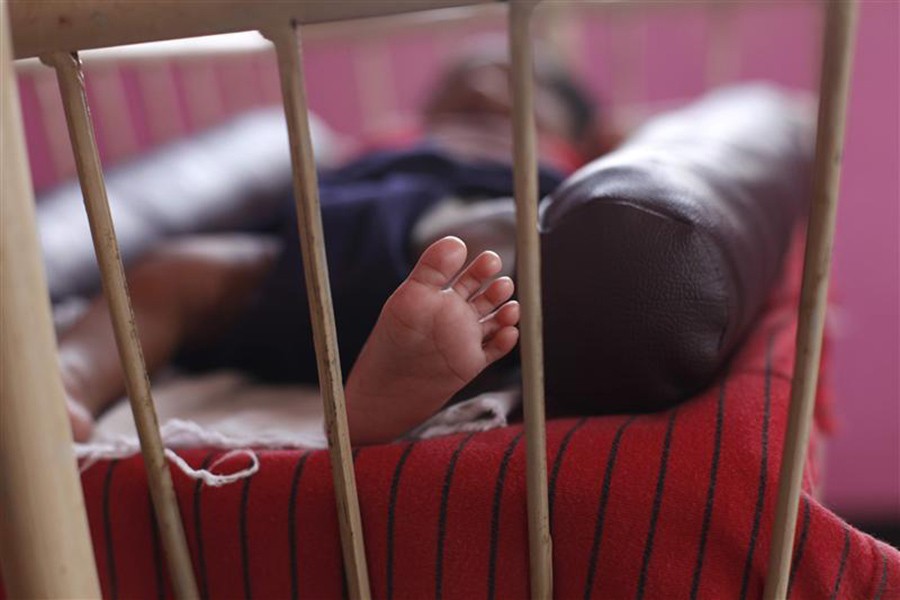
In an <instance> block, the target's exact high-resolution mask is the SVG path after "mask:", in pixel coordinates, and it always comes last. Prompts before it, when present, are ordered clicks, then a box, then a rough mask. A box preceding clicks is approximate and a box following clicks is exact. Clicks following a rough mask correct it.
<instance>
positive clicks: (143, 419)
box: [43, 53, 199, 598]
mask: <svg viewBox="0 0 900 600" xmlns="http://www.w3.org/2000/svg"><path fill="white" fill-rule="evenodd" d="M43 60H44V61H45V62H46V63H47V64H48V65H50V66H52V67H54V68H55V69H56V75H57V80H58V81H59V89H60V93H61V94H62V98H63V107H64V109H65V113H66V122H67V124H68V127H69V138H70V139H71V142H72V149H73V151H74V153H75V165H76V168H77V170H78V178H79V180H80V182H81V191H82V194H83V196H84V205H85V208H86V210H87V215H88V223H89V224H90V228H91V236H92V238H93V240H94V251H95V253H96V255H97V262H98V263H99V265H100V275H101V280H102V282H103V291H104V294H105V295H106V300H107V303H108V305H109V312H110V318H111V320H112V326H113V332H114V334H115V339H116V345H117V347H118V350H119V358H120V360H121V362H122V369H123V371H124V375H125V388H126V390H127V392H128V398H129V401H130V403H131V411H132V414H133V415H134V422H135V426H136V428H137V432H138V438H139V439H140V442H141V453H142V454H143V456H144V465H145V467H146V469H147V480H148V483H149V486H150V495H151V497H152V499H153V508H154V510H155V512H156V520H157V524H158V527H159V533H160V539H161V540H162V545H163V549H164V551H165V555H166V559H167V564H168V567H169V573H170V575H171V579H172V587H173V589H174V591H175V595H176V596H177V597H178V598H197V597H199V596H198V592H197V584H196V582H195V581H194V572H193V566H192V563H191V555H190V552H189V550H188V546H187V539H186V538H185V534H184V529H183V528H182V524H181V515H180V513H179V512H178V503H177V501H176V498H175V491H174V488H173V486H172V475H171V473H170V472H169V463H168V460H167V459H166V457H165V455H164V453H163V444H162V439H161V438H160V434H159V424H158V423H157V419H156V410H155V408H154V406H153V398H152V397H151V394H150V379H149V377H148V376H147V370H146V368H145V366H144V357H143V352H142V351H141V343H140V337H139V336H138V331H137V326H136V325H135V322H134V314H133V313H132V310H131V300H130V298H129V296H128V286H127V283H126V280H125V269H124V267H123V266H122V259H121V257H120V256H119V244H118V241H117V240H116V232H115V228H114V226H113V221H112V215H111V214H110V211H109V202H108V200H107V196H106V185H105V183H104V181H103V171H102V168H101V165H100V156H99V154H98V152H97V143H96V140H95V139H94V131H93V127H92V125H91V118H90V112H89V109H88V104H87V96H86V94H85V89H84V79H83V76H82V72H81V64H80V62H79V60H78V56H77V55H75V54H67V53H56V54H52V55H49V56H47V57H45V58H44V59H43Z"/></svg>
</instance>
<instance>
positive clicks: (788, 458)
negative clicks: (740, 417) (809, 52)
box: [765, 0, 856, 600]
mask: <svg viewBox="0 0 900 600" xmlns="http://www.w3.org/2000/svg"><path fill="white" fill-rule="evenodd" d="M824 4H825V10H826V26H825V39H824V49H823V59H822V80H821V85H820V88H819V122H818V131H817V140H816V159H815V171H814V178H815V180H814V184H813V198H812V203H811V205H810V211H809V226H808V230H807V240H806V256H805V259H804V260H805V262H804V265H803V287H802V289H801V293H800V323H799V327H798V330H797V355H796V359H795V365H794V379H793V383H792V387H791V405H790V410H789V412H788V423H787V432H786V436H785V443H784V452H783V454H782V459H781V476H780V481H779V485H778V505H777V508H776V514H775V526H774V530H773V535H772V550H771V553H770V555H769V571H768V578H767V580H766V589H765V598H767V599H769V600H771V599H775V598H784V597H785V594H786V593H787V585H788V577H789V572H790V565H791V554H792V549H793V544H794V528H795V526H796V523H797V506H798V503H799V500H800V485H801V480H802V476H803V466H804V464H805V462H806V450H807V446H808V445H809V433H810V428H811V426H812V415H813V407H814V406H815V397H816V385H817V383H818V378H819V360H820V356H821V350H822V333H823V330H824V327H825V309H826V305H827V300H828V276H829V271H830V268H831V248H832V244H833V240H834V227H835V221H836V217H837V200H838V188H839V183H840V175H841V153H842V150H843V144H844V124H845V122H846V111H847V102H848V96H849V89H850V69H851V61H852V57H853V42H854V37H855V29H856V2H855V0H844V1H842V2H826V3H824Z"/></svg>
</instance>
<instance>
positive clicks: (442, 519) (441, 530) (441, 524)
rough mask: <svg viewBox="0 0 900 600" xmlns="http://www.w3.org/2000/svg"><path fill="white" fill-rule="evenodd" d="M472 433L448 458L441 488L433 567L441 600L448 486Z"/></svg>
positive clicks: (435, 585)
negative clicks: (448, 462) (435, 557)
mask: <svg viewBox="0 0 900 600" xmlns="http://www.w3.org/2000/svg"><path fill="white" fill-rule="evenodd" d="M473 435H475V434H474V433H470V434H469V435H467V436H466V437H464V438H463V439H462V441H461V442H460V443H459V445H458V446H457V447H456V450H454V451H453V455H452V456H451V457H450V464H448V465H447V472H446V473H445V474H444V485H443V486H442V487H441V508H440V512H439V513H438V540H437V559H436V562H435V565H434V597H435V598H436V600H441V595H442V594H443V590H444V540H445V538H446V537H447V503H448V502H449V501H450V486H452V485H453V473H454V472H455V471H456V461H457V460H459V456H460V455H461V454H462V451H463V448H465V447H466V444H468V443H469V440H471V439H472V436H473Z"/></svg>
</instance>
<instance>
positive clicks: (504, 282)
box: [471, 277, 515, 317]
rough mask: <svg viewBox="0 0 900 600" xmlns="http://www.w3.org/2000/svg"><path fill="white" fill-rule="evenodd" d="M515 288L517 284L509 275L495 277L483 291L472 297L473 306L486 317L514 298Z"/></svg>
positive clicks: (480, 314) (479, 313)
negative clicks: (514, 283)
mask: <svg viewBox="0 0 900 600" xmlns="http://www.w3.org/2000/svg"><path fill="white" fill-rule="evenodd" d="M514 290H515V285H513V281H512V279H510V278H509V277H500V278H499V279H495V280H494V281H492V282H491V283H490V285H488V286H487V288H485V290H484V291H483V292H481V293H480V294H478V295H477V296H475V297H474V298H472V300H471V302H472V307H473V308H474V309H475V312H476V313H478V315H479V316H481V317H486V316H487V315H489V314H491V313H492V312H494V311H495V310H497V307H498V306H500V305H501V304H503V303H504V302H506V301H507V300H509V299H510V298H512V295H513V291H514Z"/></svg>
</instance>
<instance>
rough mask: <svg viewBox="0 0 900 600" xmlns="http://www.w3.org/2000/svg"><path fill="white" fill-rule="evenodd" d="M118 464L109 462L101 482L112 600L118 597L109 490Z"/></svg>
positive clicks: (107, 566) (104, 532)
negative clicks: (104, 477)
mask: <svg viewBox="0 0 900 600" xmlns="http://www.w3.org/2000/svg"><path fill="white" fill-rule="evenodd" d="M118 464H119V461H118V459H113V460H111V461H109V469H107V470H106V479H105V480H104V481H103V536H104V538H105V539H106V569H107V573H108V575H109V597H110V598H112V600H116V599H117V598H118V597H119V579H118V577H117V575H116V549H115V547H114V546H113V535H112V519H111V517H110V504H109V501H110V493H109V490H110V488H112V480H113V473H114V472H115V470H116V465H118Z"/></svg>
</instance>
